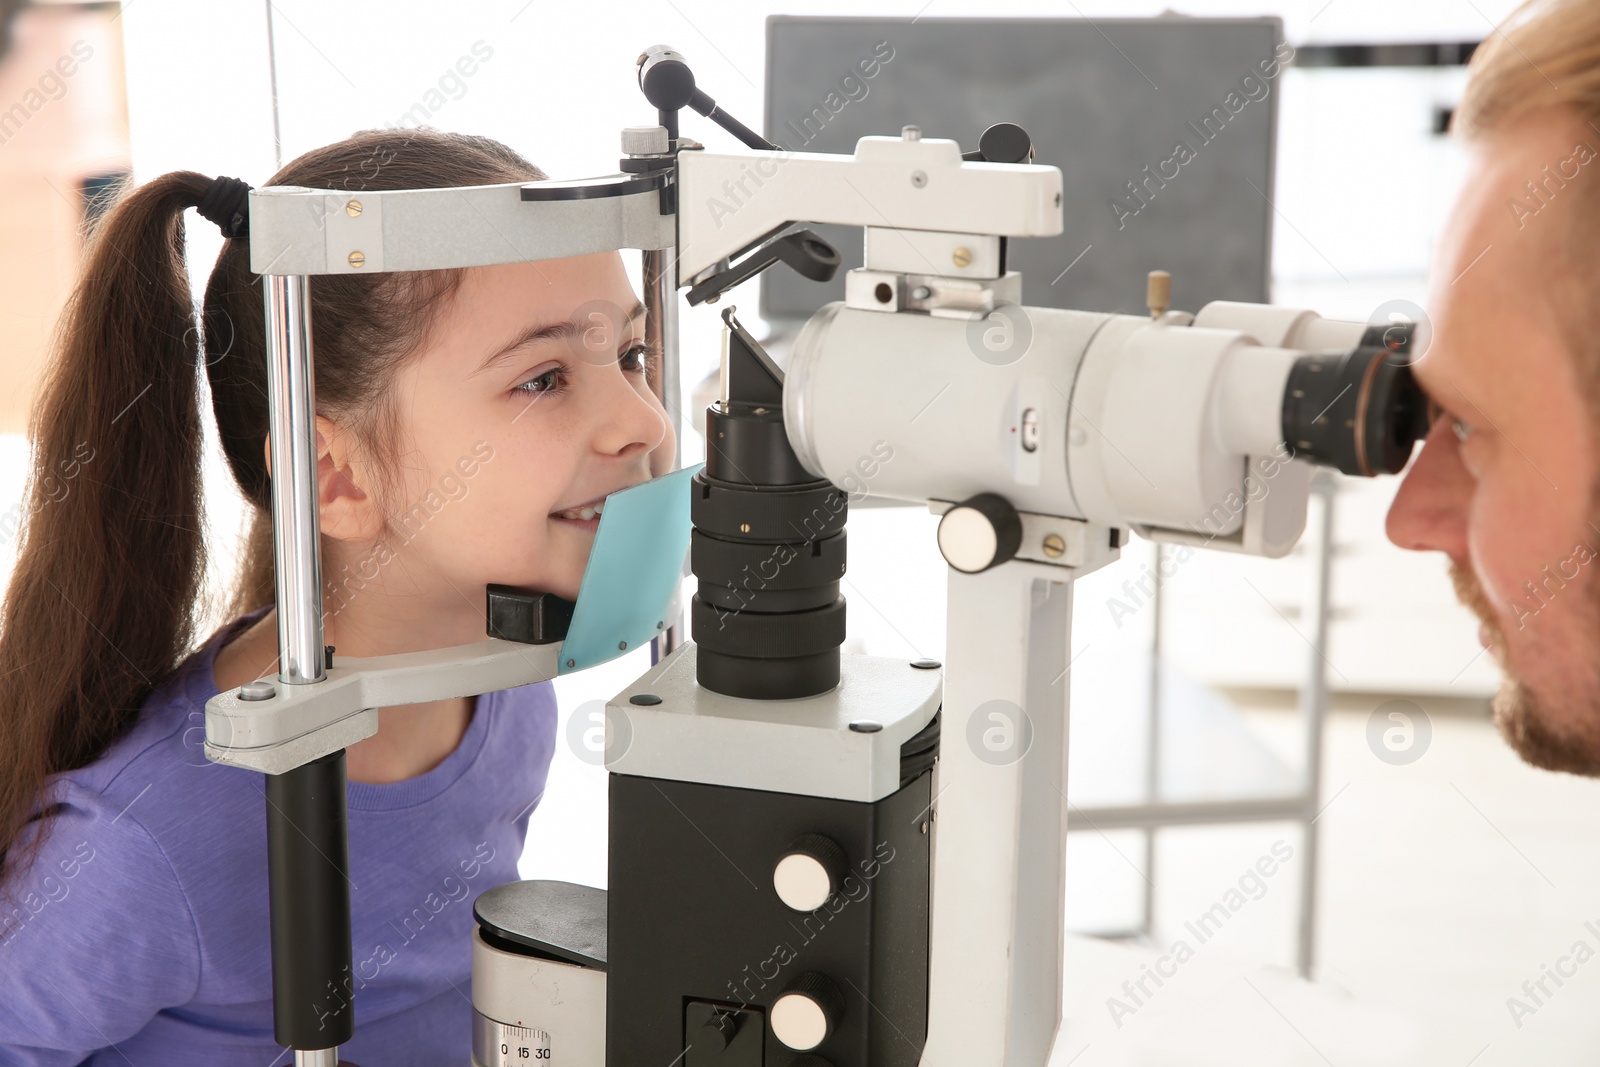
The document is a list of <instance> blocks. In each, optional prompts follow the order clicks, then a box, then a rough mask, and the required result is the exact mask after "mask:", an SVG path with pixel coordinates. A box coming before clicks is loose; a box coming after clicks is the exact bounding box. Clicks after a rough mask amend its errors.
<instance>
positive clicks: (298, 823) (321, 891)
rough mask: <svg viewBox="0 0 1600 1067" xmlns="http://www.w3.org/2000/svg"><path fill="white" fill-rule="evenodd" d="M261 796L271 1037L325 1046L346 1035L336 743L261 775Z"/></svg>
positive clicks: (343, 842)
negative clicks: (263, 791) (328, 750)
mask: <svg viewBox="0 0 1600 1067" xmlns="http://www.w3.org/2000/svg"><path fill="white" fill-rule="evenodd" d="M266 798H267V885H268V893H269V898H268V899H269V911H270V917H271V923H272V927H271V929H272V1021H273V1035H274V1036H275V1037H276V1038H277V1041H278V1044H280V1045H284V1046H286V1047H288V1048H291V1049H302V1050H307V1051H309V1050H313V1049H325V1048H333V1047H335V1046H337V1045H343V1044H344V1043H345V1042H347V1041H349V1040H350V1038H351V1036H352V1035H353V1034H354V1033H355V999H354V991H353V990H354V987H353V983H352V982H351V953H350V824H349V813H348V812H347V810H346V808H345V766H344V749H340V750H339V751H337V752H334V753H331V754H329V755H326V756H323V757H322V758H320V759H315V760H312V761H311V762H310V763H307V764H305V765H304V766H300V767H296V768H295V769H294V770H291V771H285V772H284V773H282V774H269V775H267V778H266Z"/></svg>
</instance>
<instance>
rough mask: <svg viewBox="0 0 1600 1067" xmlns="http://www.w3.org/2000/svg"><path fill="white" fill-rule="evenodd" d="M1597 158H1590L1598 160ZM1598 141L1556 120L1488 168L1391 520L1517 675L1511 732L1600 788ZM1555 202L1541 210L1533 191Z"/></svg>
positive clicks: (1435, 311) (1472, 187)
mask: <svg viewBox="0 0 1600 1067" xmlns="http://www.w3.org/2000/svg"><path fill="white" fill-rule="evenodd" d="M1580 146H1581V147H1580ZM1597 146H1600V137H1597V135H1596V131H1595V130H1593V129H1592V128H1590V127H1589V126H1588V125H1586V124H1585V123H1583V122H1582V121H1581V120H1580V119H1578V118H1577V117H1575V116H1573V115H1571V114H1570V113H1567V112H1565V111H1551V112H1548V113H1546V114H1545V115H1543V116H1540V117H1538V118H1537V119H1535V120H1530V121H1525V122H1522V123H1519V124H1518V125H1517V126H1516V128H1515V129H1513V130H1510V131H1508V132H1505V133H1500V134H1497V135H1495V137H1494V138H1493V139H1492V140H1490V141H1488V142H1486V143H1484V144H1482V145H1480V146H1478V147H1476V148H1475V149H1474V151H1473V157H1472V164H1471V167H1472V169H1471V171H1470V173H1469V174H1468V177H1467V180H1466V183H1465V185H1464V187H1463V192H1462V194H1461V196H1460V199H1459V200H1458V202H1457V204H1456V207H1455V211H1454V212H1453V214H1452V215H1451V218H1450V220H1449V223H1448V224H1447V227H1446V230H1445V232H1444V234H1443V236H1442V238H1441V241H1440V245H1439V248H1438V250H1437V256H1436V261H1435V264H1434V270H1433V274H1432V278H1431V285H1430V297H1429V306H1430V311H1431V314H1432V317H1433V338H1432V341H1431V343H1430V344H1429V346H1428V348H1427V351H1426V352H1425V353H1424V355H1423V357H1422V359H1421V360H1420V361H1419V362H1418V364H1417V367H1416V373H1417V378H1418V380H1419V381H1420V382H1421V383H1422V386H1423V388H1424V389H1426V390H1427V392H1428V394H1429V396H1430V397H1431V398H1432V400H1433V402H1434V404H1435V405H1436V406H1437V409H1438V411H1439V414H1438V417H1437V418H1436V419H1435V420H1434V422H1433V425H1432V428H1431V430H1430V431H1429V433H1428V436H1427V438H1426V441H1425V442H1424V444H1423V447H1422V450H1421V452H1420V453H1419V454H1418V455H1417V457H1416V458H1415V460H1414V461H1413V463H1412V464H1411V468H1410V470H1409V471H1408V472H1407V474H1406V476H1405V479H1404V481H1403V482H1402V483H1401V485H1400V489H1399V491H1398V493H1397V494H1396V496H1395V499H1394V503H1393V505H1392V506H1391V507H1390V509H1389V518H1388V534H1389V538H1390V540H1392V541H1393V542H1394V543H1395V544H1397V545H1399V546H1400V547H1402V548H1410V549H1418V550H1433V551H1439V552H1443V553H1444V554H1445V555H1446V556H1448V557H1449V559H1450V575H1451V579H1452V580H1453V581H1454V583H1455V586H1456V592H1457V594H1458V596H1460V598H1461V600H1462V602H1463V603H1465V604H1466V605H1467V606H1468V607H1469V608H1471V609H1472V610H1473V612H1474V613H1475V614H1477V615H1478V617H1479V618H1480V619H1481V620H1482V623H1483V626H1482V628H1481V631H1480V637H1481V639H1482V640H1483V642H1484V643H1485V644H1486V645H1487V646H1488V647H1489V648H1490V649H1492V651H1493V653H1494V655H1495V657H1496V659H1497V660H1498V661H1499V663H1500V666H1501V668H1502V670H1503V672H1504V674H1505V681H1504V683H1503V685H1502V687H1501V690H1500V693H1499V694H1498V695H1497V696H1496V698H1495V702H1494V710H1495V722H1496V724H1497V725H1498V726H1499V728H1500V731H1501V733H1502V734H1503V735H1504V736H1505V738H1506V740H1507V742H1509V743H1510V744H1511V746H1512V747H1513V748H1514V749H1515V750H1516V751H1517V752H1518V754H1520V755H1521V756H1522V757H1523V758H1524V759H1526V760H1528V761H1529V762H1530V763H1533V764H1536V765H1538V766H1541V767H1546V768H1549V769H1551V770H1564V771H1572V772H1575V773H1579V774H1590V775H1600V656H1597V655H1596V652H1597V650H1600V582H1597V579H1596V572H1597V571H1600V564H1597V563H1596V562H1595V560H1596V553H1597V552H1600V522H1596V514H1595V510H1594V500H1595V496H1594V487H1595V481H1596V470H1597V464H1596V438H1595V431H1594V428H1593V426H1592V425H1591V419H1590V412H1591V410H1593V408H1592V407H1591V406H1590V404H1589V400H1588V398H1587V397H1586V395H1585V392H1584V388H1583V385H1582V382H1581V379H1580V374H1579V369H1578V368H1579V366H1580V359H1587V358H1589V353H1588V352H1586V351H1582V352H1580V351H1578V349H1579V348H1580V347H1581V346H1583V345H1584V344H1586V343H1588V341H1589V339H1588V338H1587V336H1586V335H1585V331H1584V330H1582V329H1581V326H1582V324H1583V322H1584V321H1585V319H1584V314H1585V311H1586V309H1587V302H1588V301H1589V300H1592V299H1593V297H1592V296H1591V295H1589V294H1586V293H1585V289H1586V288H1588V287H1589V286H1590V285H1592V281H1591V280H1590V279H1591V278H1592V275H1591V274H1590V272H1589V268H1588V267H1587V266H1586V263H1585V259H1584V257H1583V256H1582V255H1581V254H1575V252H1574V249H1573V247H1572V246H1574V245H1575V244H1576V242H1574V241H1573V240H1572V235H1573V233H1574V232H1584V231H1575V227H1576V225H1577V222H1578V220H1579V219H1580V218H1581V212H1579V211H1578V210H1577V209H1578V208H1579V207H1580V204H1581V203H1583V202H1587V203H1588V204H1590V205H1593V204H1595V203H1596V202H1597V198H1600V158H1596V153H1595V148H1596V147H1597ZM1529 182H1532V183H1533V188H1534V189H1537V190H1538V191H1539V195H1538V197H1537V198H1536V197H1535V195H1534V193H1533V192H1532V191H1530V188H1529V186H1528V185H1527V184H1526V183H1529Z"/></svg>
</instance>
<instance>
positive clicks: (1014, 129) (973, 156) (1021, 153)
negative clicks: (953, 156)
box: [961, 122, 1033, 163]
mask: <svg viewBox="0 0 1600 1067" xmlns="http://www.w3.org/2000/svg"><path fill="white" fill-rule="evenodd" d="M961 158H962V159H966V160H972V161H976V162H981V163H1028V162H1031V161H1032V160H1033V138H1031V137H1029V136H1028V131H1027V130H1025V129H1023V128H1022V127H1021V126H1018V125H1017V124H1016V123H1015V122H997V123H995V124H994V125H993V126H990V127H989V128H988V129H987V130H984V131H983V134H982V135H981V136H980V137H979V138H978V150H977V151H976V152H963V153H962V155H961Z"/></svg>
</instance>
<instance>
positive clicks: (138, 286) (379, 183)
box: [0, 127, 546, 887]
mask: <svg viewBox="0 0 1600 1067" xmlns="http://www.w3.org/2000/svg"><path fill="white" fill-rule="evenodd" d="M545 177H546V175H545V174H544V173H543V172H542V171H540V170H539V169H538V168H537V167H535V166H533V165H532V164H531V163H529V162H528V161H527V160H525V159H523V158H522V157H521V156H519V155H518V154H517V153H515V152H513V151H511V150H510V149H509V148H507V147H505V146H504V145H502V144H500V143H499V142H497V141H493V140H490V139H488V138H485V137H473V136H467V135H463V134H455V133H445V132H440V131H437V130H433V129H430V128H426V127H424V128H421V129H402V130H363V131H360V132H358V133H356V134H355V135H353V136H351V137H350V138H348V139H346V140H344V141H340V142H338V143H337V144H332V145H328V146H327V147H325V148H319V149H316V150H314V151H311V152H307V153H306V154H305V155H303V156H301V157H299V158H298V159H296V160H294V161H293V162H292V163H290V164H289V165H288V166H286V167H284V168H283V169H282V170H281V171H279V172H278V173H277V174H275V175H273V176H272V178H271V179H270V180H269V181H268V182H265V183H263V184H269V185H299V186H307V187H311V188H319V189H336V190H340V191H343V190H346V189H348V190H350V191H352V192H355V191H359V190H367V189H413V188H435V187H442V186H460V185H490V184H498V183H504V182H514V181H539V180H543V179H544V178H545ZM210 181H211V180H210V179H209V178H207V177H206V176H204V175H201V174H197V173H195V172H193V171H175V172H172V173H170V174H163V175H162V176H160V177H159V178H156V179H154V180H152V181H149V182H147V183H145V184H144V185H142V186H139V187H137V188H134V189H131V190H129V191H126V192H125V193H124V194H123V195H122V196H121V198H120V199H119V200H118V201H117V202H116V203H115V204H114V205H113V206H112V207H111V208H110V210H108V211H107V212H106V214H105V215H104V217H103V218H102V219H101V220H100V222H99V223H98V225H97V226H96V228H95V230H94V232H93V234H92V235H91V236H90V238H89V243H88V246H87V248H86V251H85V260H84V263H83V266H82V269H81V271H80V273H79V276H78V280H77V283H76V285H75V287H74V291H73V293H72V295H71V297H70V298H69V300H68V302H67V304H66V306H65V308H64V309H63V312H62V316H61V319H60V320H59V322H58V325H57V330H56V334H55V342H54V352H53V358H52V362H51V365H50V366H49V367H48V368H47V371H46V374H45V378H44V381H43V383H42V388H41V392H40V395H39V398H38V401H37V403H36V405H35V407H34V409H33V416H32V423H31V428H30V434H31V437H32V440H33V467H32V472H31V475H30V478H29V483H28V491H27V508H26V512H25V515H24V518H23V525H22V528H21V531H20V534H19V539H18V555H17V563H16V569H15V570H14V571H13V573H12V577H11V583H10V586H9V588H8V589H7V591H6V595H5V597H4V600H3V601H0V887H3V886H4V885H5V884H6V883H8V882H10V883H14V876H15V875H16V874H17V873H18V872H19V871H21V870H22V869H23V868H25V867H26V866H27V865H28V864H29V863H30V862H31V861H32V859H33V858H34V856H35V855H36V854H37V851H38V846H39V845H40V844H41V843H42V841H43V838H44V833H43V831H44V830H46V829H47V828H48V822H49V819H48V816H49V815H50V813H51V811H52V807H51V800H50V796H49V786H50V784H51V776H52V775H56V774H59V773H61V772H64V771H70V770H75V769H77V768H80V767H83V766H86V765H87V764H90V763H92V762H94V761H95V760H96V759H98V758H99V757H100V756H101V755H102V754H104V753H105V751H106V749H107V748H108V747H109V746H110V745H111V744H112V743H113V742H115V741H116V740H117V739H118V738H120V737H122V736H124V735H125V734H127V733H128V732H129V731H130V730H131V729H132V728H133V726H134V725H135V723H136V722H137V721H138V718H139V714H140V710H141V706H142V705H143V704H144V702H145V700H146V698H148V697H149V696H150V694H151V693H152V692H153V691H154V690H155V689H156V688H158V687H159V686H161V685H162V684H163V683H164V682H165V681H167V680H168V679H169V678H170V677H171V676H172V674H173V673H174V671H176V669H177V668H178V667H179V666H180V665H181V663H182V662H183V660H184V659H185V658H186V657H187V656H188V655H189V654H190V653H191V652H192V651H193V649H194V646H195V643H196V640H197V637H199V636H201V635H198V634H197V624H198V622H199V620H200V618H201V617H202V615H203V605H202V604H201V603H199V601H200V596H201V589H202V579H203V576H204V574H205V570H206V545H205V543H204V540H203V538H202V533H201V531H202V501H201V460H202V455H201V411H200V403H201V400H202V396H203V392H202V389H201V387H200V373H199V372H200V368H201V367H202V366H203V367H204V368H205V371H206V378H207V381H208V384H209V395H210V398H211V405H212V411H213V413H214V415H215V418H216V424H217V430H218V436H219V438H220V440H221V444H222V448H223V451H224V453H225V455H226V457H227V461H228V465H229V468H230V469H231V471H232V473H233V476H234V479H235V481H236V482H237V483H238V486H239V489H240V491H241V492H242V493H243V494H244V497H245V499H246V500H247V501H249V502H250V504H251V505H252V506H253V511H254V514H253V516H252V517H251V522H250V527H251V528H250V531H249V533H248V534H247V535H246V545H245V548H244V552H243V553H242V559H241V567H242V573H241V574H240V577H239V582H238V586H237V589H236V591H235V593H234V596H233V598H232V601H231V603H230V604H229V605H228V608H229V612H230V614H238V613H241V612H243V611H246V610H249V609H251V608H254V607H258V606H260V605H262V604H266V603H270V602H271V600H272V597H273V575H272V551H271V543H270V542H271V519H270V517H269V516H270V510H269V508H270V505H269V482H268V477H267V471H266V464H265V457H264V442H265V439H266V431H267V402H266V338H265V334H264V331H265V323H264V318H263V310H262V287H261V280H260V275H257V274H254V273H252V272H251V270H250V250H249V242H248V240H246V239H240V240H230V241H226V242H224V244H223V248H222V252H221V254H220V255H219V256H218V258H217V263H216V266H215V268H214V269H213V270H212V272H211V277H210V280H209V282H208V283H207V285H206V291H205V300H204V304H203V306H202V308H201V309H200V315H199V321H198V323H197V321H196V314H195V311H196V309H195V307H194V301H193V298H192V296H191V294H190V289H189V282H188V275H187V271H186V267H185V260H184V223H183V218H184V209H186V208H191V207H194V206H196V205H197V204H199V203H200V200H201V197H202V196H203V195H204V194H205V192H206V189H207V187H208V186H209V185H210ZM200 222H201V224H202V225H206V226H209V225H211V224H210V223H208V222H205V221H204V220H203V219H202V220H200ZM461 277H462V271H461V270H459V269H455V270H437V271H419V272H414V273H398V272H396V273H389V274H374V275H356V274H341V275H320V276H317V277H314V278H312V279H311V284H310V289H311V302H312V317H311V322H312V348H313V351H314V353H315V377H316V381H315V390H316V398H317V408H318V412H319V414H323V415H327V416H328V417H329V418H332V419H334V420H335V421H339V422H341V424H343V425H347V426H350V427H351V428H352V429H354V430H355V431H356V436H357V438H358V439H359V440H360V441H361V442H362V443H363V444H364V446H365V447H367V448H369V449H371V450H373V451H374V453H375V454H376V455H378V456H380V457H382V456H388V455H392V451H391V450H392V448H393V447H394V441H395V436H396V433H397V425H396V422H395V418H394V413H393V410H392V408H391V406H390V404H389V403H388V395H389V388H388V386H389V384H390V382H391V380H392V378H393V375H394V372H395V371H396V370H397V369H399V367H400V366H401V364H402V363H403V362H404V361H405V360H407V359H408V358H410V357H412V356H414V355H415V354H416V353H417V351H418V349H419V346H420V345H421V344H422V342H423V340H424V338H425V337H426V335H427V331H428V326H429V324H430V322H431V321H432V316H433V314H434V312H435V311H436V310H437V308H438V306H439V305H440V302H441V301H443V300H445V299H447V298H448V297H449V296H450V294H452V293H453V292H454V291H455V290H456V288H457V286H458V285H459V284H460V281H461ZM197 327H198V328H197ZM36 819H42V820H43V821H44V823H45V825H44V826H42V827H40V828H39V829H40V831H41V832H39V833H29V834H25V833H24V831H25V830H27V828H28V826H29V824H30V823H31V822H33V821H34V820H36ZM24 842H25V843H24Z"/></svg>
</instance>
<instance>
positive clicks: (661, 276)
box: [643, 246, 683, 663]
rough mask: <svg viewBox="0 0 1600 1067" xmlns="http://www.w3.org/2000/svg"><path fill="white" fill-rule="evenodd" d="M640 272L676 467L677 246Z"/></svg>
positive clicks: (666, 644) (673, 633) (676, 622)
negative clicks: (657, 353)
mask: <svg viewBox="0 0 1600 1067" xmlns="http://www.w3.org/2000/svg"><path fill="white" fill-rule="evenodd" d="M643 275H644V306H645V317H644V323H645V326H644V329H645V343H646V344H658V345H659V346H660V348H661V406H662V407H664V408H665V409H666V411H667V418H668V420H670V421H671V423H672V437H673V441H674V444H673V450H672V469H673V470H677V469H678V467H679V466H681V465H682V463H683V417H682V412H683V400H682V397H681V395H680V387H679V383H678V250H677V248H676V247H675V246H674V247H669V248H662V249H647V250H645V252H644V264H643ZM680 615H681V613H680ZM681 626H682V621H681V618H675V619H672V620H670V621H669V623H668V626H667V628H666V630H665V631H664V632H663V633H662V635H661V636H660V637H657V638H655V639H654V640H653V642H652V643H653V644H654V645H655V654H654V655H653V656H652V657H651V662H652V663H655V662H659V660H660V658H661V657H664V656H666V655H667V653H669V652H671V651H672V650H673V649H675V648H677V647H678V646H679V645H681V644H682V643H683V631H682V629H681Z"/></svg>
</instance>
